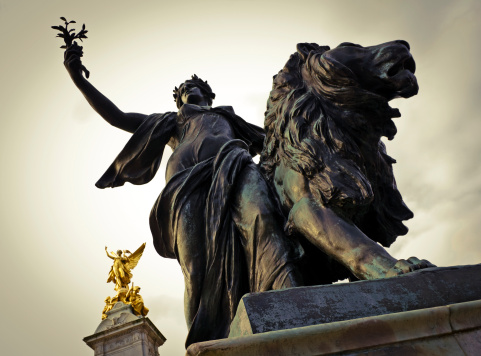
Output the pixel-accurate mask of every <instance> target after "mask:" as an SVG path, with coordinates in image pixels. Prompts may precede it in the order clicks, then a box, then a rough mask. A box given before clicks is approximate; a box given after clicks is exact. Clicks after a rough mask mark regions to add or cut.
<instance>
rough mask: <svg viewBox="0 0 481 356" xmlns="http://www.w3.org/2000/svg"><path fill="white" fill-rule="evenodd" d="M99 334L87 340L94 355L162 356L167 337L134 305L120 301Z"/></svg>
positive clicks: (99, 327) (111, 311) (110, 312)
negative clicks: (161, 349)
mask: <svg viewBox="0 0 481 356" xmlns="http://www.w3.org/2000/svg"><path fill="white" fill-rule="evenodd" d="M106 314H107V319H105V320H102V322H101V323H100V324H99V326H98V327H97V329H96V330H95V333H94V334H93V335H91V336H87V337H86V338H84V339H83V340H84V341H85V343H86V344H87V345H88V346H90V347H91V348H92V349H93V350H94V356H113V355H115V356H158V355H159V351H158V348H159V346H161V345H162V344H163V343H164V342H165V340H166V339H165V337H164V335H162V333H161V332H160V331H159V330H157V328H156V327H155V325H154V324H153V323H152V322H151V321H150V320H149V319H148V318H145V317H141V316H136V315H134V313H133V311H132V306H130V305H127V304H124V303H122V302H118V303H116V304H115V306H114V307H113V308H112V310H110V311H108V312H107V313H106Z"/></svg>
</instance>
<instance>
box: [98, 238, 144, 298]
mask: <svg viewBox="0 0 481 356" xmlns="http://www.w3.org/2000/svg"><path fill="white" fill-rule="evenodd" d="M144 249H145V242H144V243H143V244H142V245H141V246H140V247H139V248H138V249H137V250H136V251H135V252H134V253H132V252H130V251H129V250H123V251H122V250H117V253H115V252H108V251H107V246H105V252H106V253H107V256H108V257H109V258H111V259H113V260H114V263H113V265H112V267H111V268H110V272H109V278H108V279H107V283H109V282H113V283H115V290H116V291H118V290H119V289H122V288H128V285H129V283H130V279H131V278H132V273H131V272H130V271H131V270H133V269H134V268H135V266H137V263H139V260H140V257H142V253H143V252H144Z"/></svg>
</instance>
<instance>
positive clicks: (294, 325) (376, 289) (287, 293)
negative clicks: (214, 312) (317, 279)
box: [187, 265, 481, 356]
mask: <svg viewBox="0 0 481 356" xmlns="http://www.w3.org/2000/svg"><path fill="white" fill-rule="evenodd" d="M479 350H481V265H474V266H454V267H445V268H431V269H426V270H420V271H417V272H413V273H410V274H406V275H403V276H399V277H394V278H389V279H380V280H375V281H360V282H354V283H343V284H336V285H327V286H313V287H301V288H291V289H286V290H280V291H271V292H265V293H251V294H247V295H246V296H244V297H243V298H242V301H241V303H240V304H239V307H238V309H237V313H236V317H235V318H234V321H233V322H232V325H231V333H230V335H229V338H228V339H221V340H213V341H207V342H202V343H197V344H193V345H191V346H190V347H189V348H188V350H187V355H191V356H193V355H196V356H201V355H202V356H214V355H229V356H234V355H236V356H237V355H239V356H240V355H243V356H247V355H253V356H254V355H333V354H335V355H386V356H387V355H446V356H447V355H454V356H456V355H463V356H464V355H473V356H474V355H479V354H480V351H479Z"/></svg>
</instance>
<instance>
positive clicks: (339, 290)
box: [229, 265, 481, 337]
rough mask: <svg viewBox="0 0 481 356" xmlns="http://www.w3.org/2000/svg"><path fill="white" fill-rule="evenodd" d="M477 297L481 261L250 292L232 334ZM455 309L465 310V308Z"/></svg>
mask: <svg viewBox="0 0 481 356" xmlns="http://www.w3.org/2000/svg"><path fill="white" fill-rule="evenodd" d="M478 299H481V265H472V266H453V267H442V268H430V269H424V270H419V271H416V272H414V273H409V274H406V275H402V276H398V277H394V278H388V279H379V280H372V281H359V282H353V283H339V284H333V285H324V286H312V287H299V288H291V289H285V290H279V291H270V292H264V293H250V294H246V295H245V296H244V297H243V298H242V300H241V302H240V304H239V307H238V309H237V313H236V316H235V318H234V320H233V322H232V325H231V331H230V334H229V337H237V336H243V335H250V334H257V333H265V332H270V331H276V330H284V329H292V328H299V327H304V326H310V325H318V324H327V323H333V322H338V321H344V320H352V319H358V318H365V317H371V316H377V315H385V314H391V313H400V312H405V311H410V310H419V309H425V308H433V307H437V306H445V305H448V304H455V303H463V302H468V301H473V300H478ZM460 308H461V307H460ZM480 310H481V309H480ZM456 313H458V314H460V315H461V314H462V313H463V310H462V308H461V309H460V310H458V311H456ZM473 319H475V321H472V320H473ZM460 320H462V322H463V323H466V322H468V323H469V322H470V320H471V322H474V323H478V321H479V320H480V319H479V315H477V316H473V317H471V319H470V317H469V316H468V315H461V316H460ZM456 325H457V324H456ZM463 328H464V326H463Z"/></svg>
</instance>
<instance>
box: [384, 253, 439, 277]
mask: <svg viewBox="0 0 481 356" xmlns="http://www.w3.org/2000/svg"><path fill="white" fill-rule="evenodd" d="M429 267H436V266H435V265H433V264H432V263H431V262H429V261H428V260H420V259H419V258H417V257H410V258H408V259H407V260H398V261H397V262H396V264H395V265H394V266H393V267H392V268H391V269H390V270H389V271H387V273H386V278H389V277H395V276H399V275H401V274H405V273H409V272H413V271H416V270H418V269H423V268H429Z"/></svg>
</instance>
